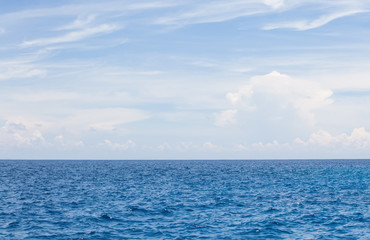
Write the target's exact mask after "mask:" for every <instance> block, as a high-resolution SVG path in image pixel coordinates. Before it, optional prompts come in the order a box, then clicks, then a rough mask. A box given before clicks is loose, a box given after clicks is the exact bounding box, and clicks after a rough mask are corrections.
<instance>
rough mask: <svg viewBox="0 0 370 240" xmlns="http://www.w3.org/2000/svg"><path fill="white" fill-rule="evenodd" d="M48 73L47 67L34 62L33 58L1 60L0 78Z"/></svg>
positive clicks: (38, 75) (37, 75)
mask: <svg viewBox="0 0 370 240" xmlns="http://www.w3.org/2000/svg"><path fill="white" fill-rule="evenodd" d="M46 73H47V71H46V70H45V69H42V68H40V67H39V66H37V65H35V64H33V63H32V61H31V60H21V59H14V60H8V61H0V80H7V79H16V78H32V77H44V76H45V75H46Z"/></svg>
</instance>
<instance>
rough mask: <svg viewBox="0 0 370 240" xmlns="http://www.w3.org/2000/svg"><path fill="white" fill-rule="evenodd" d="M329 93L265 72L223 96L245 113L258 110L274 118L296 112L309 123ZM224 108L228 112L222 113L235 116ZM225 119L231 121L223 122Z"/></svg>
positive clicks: (299, 81)
mask: <svg viewBox="0 0 370 240" xmlns="http://www.w3.org/2000/svg"><path fill="white" fill-rule="evenodd" d="M331 95H332V91H331V90H329V89H323V88H321V86H320V85H319V84H317V83H315V82H311V81H307V80H302V79H295V78H292V77H290V76H288V75H284V74H281V73H279V72H277V71H273V72H271V73H269V74H267V75H263V76H256V77H253V78H252V79H251V80H250V81H249V82H248V83H247V84H245V85H243V86H241V87H240V88H239V89H238V91H236V92H229V93H227V94H226V98H227V99H228V100H229V101H230V103H231V104H232V105H233V106H234V107H235V109H244V110H247V111H249V112H254V111H256V110H261V109H262V110H264V112H265V113H271V114H273V115H270V117H276V118H279V117H280V118H281V117H284V116H283V115H286V114H288V113H289V112H290V111H296V112H297V113H298V114H299V116H300V118H301V119H303V120H305V121H306V122H309V123H310V124H313V123H314V111H315V110H316V109H319V108H322V107H325V106H326V105H328V104H330V103H332V100H331V99H330V96H331ZM228 111H229V112H226V113H228V114H225V113H224V114H223V115H226V116H228V115H232V116H233V117H235V115H236V111H234V112H230V110H228ZM285 113H286V114H285ZM274 115H275V116H274ZM229 122H231V121H223V123H229Z"/></svg>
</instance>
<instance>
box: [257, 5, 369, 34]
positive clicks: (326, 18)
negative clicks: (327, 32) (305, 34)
mask: <svg viewBox="0 0 370 240" xmlns="http://www.w3.org/2000/svg"><path fill="white" fill-rule="evenodd" d="M363 12H367V11H364V10H352V11H346V12H336V13H332V14H328V15H323V16H321V17H319V18H317V19H315V20H311V21H309V20H301V21H292V22H283V23H272V24H269V25H267V26H265V27H263V29H264V30H272V29H279V28H292V29H296V30H300V31H304V30H309V29H313V28H318V27H321V26H324V25H326V24H328V23H329V22H331V21H334V20H335V19H338V18H342V17H347V16H351V15H354V14H357V13H363Z"/></svg>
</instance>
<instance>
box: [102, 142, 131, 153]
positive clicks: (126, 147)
mask: <svg viewBox="0 0 370 240" xmlns="http://www.w3.org/2000/svg"><path fill="white" fill-rule="evenodd" d="M101 145H102V146H106V147H108V148H109V149H110V150H114V151H116V150H118V151H126V150H129V149H134V148H135V147H136V143H135V142H134V141H132V140H127V141H126V142H125V143H115V142H112V141H110V140H104V143H103V144H101Z"/></svg>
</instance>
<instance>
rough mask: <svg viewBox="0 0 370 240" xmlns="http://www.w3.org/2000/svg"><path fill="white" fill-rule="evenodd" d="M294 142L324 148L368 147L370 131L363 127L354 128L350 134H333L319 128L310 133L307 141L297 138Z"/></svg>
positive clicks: (369, 146) (369, 144) (369, 147)
mask: <svg viewBox="0 0 370 240" xmlns="http://www.w3.org/2000/svg"><path fill="white" fill-rule="evenodd" d="M295 143H296V144H300V145H303V146H320V147H324V148H337V149H341V148H348V149H352V148H354V149H370V132H368V131H366V129H365V128H355V129H353V131H352V133H351V134H350V135H348V134H346V133H342V134H339V135H334V136H333V135H331V134H330V133H329V132H327V131H325V130H319V131H317V132H315V133H313V134H311V136H310V138H309V139H308V140H307V141H303V140H301V139H300V138H297V139H296V140H295Z"/></svg>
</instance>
